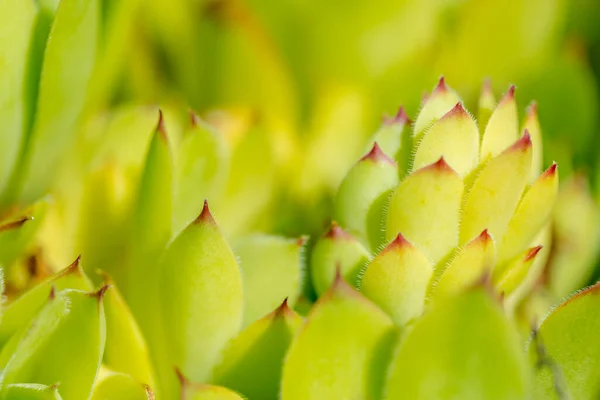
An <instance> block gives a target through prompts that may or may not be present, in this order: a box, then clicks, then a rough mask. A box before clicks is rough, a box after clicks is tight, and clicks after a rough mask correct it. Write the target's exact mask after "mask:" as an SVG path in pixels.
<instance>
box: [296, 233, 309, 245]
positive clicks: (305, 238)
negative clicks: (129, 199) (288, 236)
mask: <svg viewBox="0 0 600 400" xmlns="http://www.w3.org/2000/svg"><path fill="white" fill-rule="evenodd" d="M306 243H308V236H307V235H302V236H300V237H299V238H298V239H296V245H297V246H298V247H302V246H304V245H305V244H306Z"/></svg>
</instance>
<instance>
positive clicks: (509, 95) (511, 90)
mask: <svg viewBox="0 0 600 400" xmlns="http://www.w3.org/2000/svg"><path fill="white" fill-rule="evenodd" d="M514 99H515V85H510V87H509V88H508V92H506V94H505V95H504V97H502V100H501V101H500V103H505V102H508V101H513V100H514Z"/></svg>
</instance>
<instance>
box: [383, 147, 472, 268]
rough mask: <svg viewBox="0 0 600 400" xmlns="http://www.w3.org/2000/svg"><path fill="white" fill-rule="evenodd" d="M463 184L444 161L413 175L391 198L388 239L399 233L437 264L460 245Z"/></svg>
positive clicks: (388, 213)
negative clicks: (459, 230) (460, 212)
mask: <svg viewBox="0 0 600 400" xmlns="http://www.w3.org/2000/svg"><path fill="white" fill-rule="evenodd" d="M462 193H463V181H462V179H461V178H460V176H459V175H458V174H457V173H456V172H455V171H454V170H453V169H452V168H450V166H449V165H448V164H446V162H445V161H444V159H443V158H440V160H439V161H438V162H436V163H434V164H431V165H429V166H427V167H425V168H421V169H420V170H418V171H415V172H413V173H412V174H411V175H409V176H408V177H407V178H406V179H405V180H404V181H402V183H400V185H399V186H398V188H397V189H396V191H395V192H394V194H393V195H392V197H391V199H390V203H389V206H388V210H387V218H386V239H387V241H388V242H389V241H391V240H393V239H394V238H395V237H396V236H397V235H398V233H400V232H402V235H404V237H405V238H406V239H407V240H408V241H409V242H411V243H412V244H413V245H415V246H416V247H417V248H418V249H419V250H421V251H422V252H423V253H424V254H425V255H426V256H427V257H429V259H430V260H432V261H433V263H434V264H435V263H437V262H438V261H439V260H441V259H442V258H444V257H445V256H446V255H447V254H448V253H449V252H450V251H451V250H452V249H453V248H454V247H456V245H457V244H458V228H459V209H460V204H461V199H462Z"/></svg>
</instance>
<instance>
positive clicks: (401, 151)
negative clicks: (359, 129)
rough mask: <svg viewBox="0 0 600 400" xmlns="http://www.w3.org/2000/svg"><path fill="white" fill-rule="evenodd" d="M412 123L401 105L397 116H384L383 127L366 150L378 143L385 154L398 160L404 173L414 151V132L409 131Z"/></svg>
mask: <svg viewBox="0 0 600 400" xmlns="http://www.w3.org/2000/svg"><path fill="white" fill-rule="evenodd" d="M411 124H412V121H411V120H410V119H409V118H408V116H407V115H406V112H405V111H404V108H403V107H400V109H399V110H398V112H397V113H396V115H395V116H393V117H384V118H383V123H382V124H381V127H380V128H379V129H378V130H377V132H376V133H375V135H374V137H373V140H372V141H370V142H369V148H367V149H365V151H369V150H370V149H371V148H372V147H373V145H374V144H375V143H377V144H378V145H379V147H380V148H381V150H382V151H383V152H384V153H385V154H388V155H389V156H390V157H392V158H393V159H394V160H395V161H396V163H397V164H398V168H399V169H400V170H401V171H400V175H402V173H405V172H406V169H407V167H408V161H409V158H410V155H411V151H412V150H411V149H412V134H411V133H410V132H408V128H409V127H410V125H411Z"/></svg>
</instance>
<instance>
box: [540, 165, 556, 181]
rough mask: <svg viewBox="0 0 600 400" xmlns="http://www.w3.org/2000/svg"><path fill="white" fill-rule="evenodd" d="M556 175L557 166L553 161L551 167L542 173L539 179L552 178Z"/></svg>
mask: <svg viewBox="0 0 600 400" xmlns="http://www.w3.org/2000/svg"><path fill="white" fill-rule="evenodd" d="M557 173H558V164H556V161H554V162H552V165H551V166H549V167H548V169H547V170H545V171H544V172H543V173H542V176H541V178H542V179H545V178H553V177H554V176H555V175H556V174H557Z"/></svg>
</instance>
